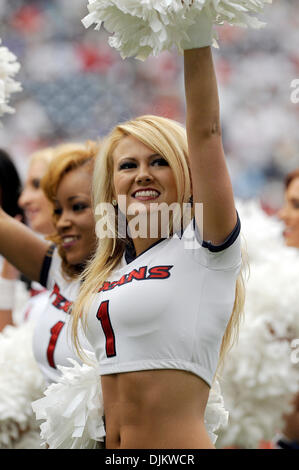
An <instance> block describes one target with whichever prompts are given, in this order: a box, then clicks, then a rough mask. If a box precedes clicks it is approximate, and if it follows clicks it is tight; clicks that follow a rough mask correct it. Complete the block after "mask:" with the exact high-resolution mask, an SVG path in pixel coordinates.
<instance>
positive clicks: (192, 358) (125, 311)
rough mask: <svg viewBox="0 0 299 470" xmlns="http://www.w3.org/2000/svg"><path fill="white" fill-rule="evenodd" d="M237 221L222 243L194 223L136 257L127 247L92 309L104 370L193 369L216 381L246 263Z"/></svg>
mask: <svg viewBox="0 0 299 470" xmlns="http://www.w3.org/2000/svg"><path fill="white" fill-rule="evenodd" d="M239 232H240V221H239V219H238V223H237V225H236V227H235V229H234V231H233V232H232V234H231V235H230V237H229V238H228V239H227V240H226V242H225V243H224V244H223V245H221V246H213V245H212V244H209V243H206V242H203V243H202V244H201V243H199V242H198V241H197V240H198V239H199V235H197V229H194V221H192V222H191V223H190V224H189V225H188V227H187V228H186V230H185V231H184V233H183V235H181V236H178V235H175V236H173V237H172V238H169V239H163V240H160V241H159V242H158V243H156V244H154V245H152V246H151V247H150V248H149V249H148V250H146V251H145V252H143V253H142V254H140V255H139V256H138V257H136V258H135V259H132V257H131V258H130V254H129V253H128V252H127V253H125V255H124V256H123V258H122V260H121V263H120V265H119V266H118V267H117V268H116V269H115V270H114V271H113V273H112V275H111V277H110V279H109V281H108V282H105V283H104V284H103V286H102V288H101V289H100V291H99V292H98V293H97V294H96V295H95V299H94V301H93V303H92V305H91V308H90V310H89V312H88V324H87V332H86V335H87V338H88V340H89V342H90V344H91V345H92V346H93V348H94V351H95V353H96V356H97V359H98V361H99V364H100V374H101V375H105V374H114V373H121V372H132V371H139V370H151V369H180V370H185V371H189V372H192V373H194V374H196V375H198V376H199V377H201V378H202V379H203V380H205V381H206V383H207V384H208V385H209V386H211V384H212V381H213V378H214V374H215V371H216V368H217V364H218V360H219V351H220V347H221V343H222V338H223V335H224V332H225V329H226V326H227V323H228V321H229V318H230V316H231V313H232V309H233V305H234V300H235V288H236V279H237V276H238V274H239V270H240V265H241V248H240V236H239Z"/></svg>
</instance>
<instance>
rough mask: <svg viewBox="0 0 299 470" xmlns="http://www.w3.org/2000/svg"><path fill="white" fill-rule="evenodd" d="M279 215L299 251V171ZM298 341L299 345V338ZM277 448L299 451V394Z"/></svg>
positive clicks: (289, 178)
mask: <svg viewBox="0 0 299 470" xmlns="http://www.w3.org/2000/svg"><path fill="white" fill-rule="evenodd" d="M278 215H279V217H280V219H281V220H282V221H283V223H284V225H285V229H284V231H283V236H284V240H285V244H286V245H287V246H289V247H294V248H297V249H299V169H296V170H294V171H293V172H292V173H290V174H289V175H288V176H287V177H286V180H285V204H284V206H283V208H282V209H281V210H280V211H279V214H278ZM298 321H299V315H298ZM296 339H297V342H296V344H297V345H298V341H299V338H296ZM297 367H298V363H297ZM276 446H277V447H278V448H281V449H299V392H298V393H297V394H296V395H295V396H294V398H293V400H292V411H291V412H290V413H289V414H286V415H284V426H283V428H282V434H281V435H279V436H278V437H277V438H276Z"/></svg>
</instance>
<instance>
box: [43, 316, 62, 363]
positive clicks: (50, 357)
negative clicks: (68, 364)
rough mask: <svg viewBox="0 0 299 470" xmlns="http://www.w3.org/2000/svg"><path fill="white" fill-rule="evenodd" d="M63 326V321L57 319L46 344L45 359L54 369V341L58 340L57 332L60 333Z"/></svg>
mask: <svg viewBox="0 0 299 470" xmlns="http://www.w3.org/2000/svg"><path fill="white" fill-rule="evenodd" d="M63 327H64V322H63V321H59V322H57V323H55V325H54V326H53V327H52V328H51V330H50V333H51V337H50V341H49V345H48V349H47V359H48V363H49V365H50V367H53V369H56V364H55V362H54V351H55V346H56V343H57V340H58V336H59V334H60V332H61V330H62V328H63Z"/></svg>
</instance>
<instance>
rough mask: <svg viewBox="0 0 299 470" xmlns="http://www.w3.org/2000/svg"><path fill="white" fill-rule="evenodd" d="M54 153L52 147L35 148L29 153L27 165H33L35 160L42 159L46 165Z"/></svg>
mask: <svg viewBox="0 0 299 470" xmlns="http://www.w3.org/2000/svg"><path fill="white" fill-rule="evenodd" d="M54 155H55V148H54V147H45V148H43V149H40V150H37V151H36V152H33V153H32V154H31V155H30V160H29V166H31V165H33V164H34V163H36V162H37V161H43V162H44V163H45V164H46V165H47V166H48V165H49V164H50V162H51V160H52V159H53V158H54Z"/></svg>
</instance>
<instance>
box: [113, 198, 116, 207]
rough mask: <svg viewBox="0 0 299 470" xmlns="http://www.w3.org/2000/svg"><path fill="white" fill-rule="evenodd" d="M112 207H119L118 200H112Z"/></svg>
mask: <svg viewBox="0 0 299 470" xmlns="http://www.w3.org/2000/svg"><path fill="white" fill-rule="evenodd" d="M112 205H113V206H114V207H116V206H117V200H116V199H112Z"/></svg>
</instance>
